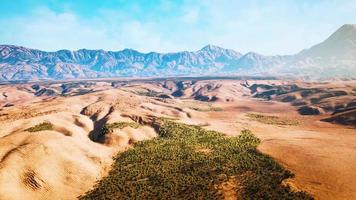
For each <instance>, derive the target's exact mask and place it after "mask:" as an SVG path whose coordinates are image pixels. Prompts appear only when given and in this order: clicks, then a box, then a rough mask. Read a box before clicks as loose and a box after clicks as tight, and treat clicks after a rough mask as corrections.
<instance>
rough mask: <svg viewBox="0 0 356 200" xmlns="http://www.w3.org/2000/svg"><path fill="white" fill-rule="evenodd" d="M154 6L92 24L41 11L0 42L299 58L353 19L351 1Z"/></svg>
mask: <svg viewBox="0 0 356 200" xmlns="http://www.w3.org/2000/svg"><path fill="white" fill-rule="evenodd" d="M157 5H158V6H160V8H158V9H157V10H155V12H157V13H149V14H153V15H154V17H153V18H145V16H138V14H137V13H140V12H143V13H145V12H146V11H145V10H144V5H139V4H134V5H133V6H131V9H132V10H122V9H119V8H106V9H102V8H100V9H101V10H100V12H99V13H98V14H96V15H95V16H91V17H90V18H83V17H82V16H80V15H78V14H76V13H75V12H73V11H71V10H70V9H66V11H64V12H59V13H57V12H54V11H53V10H50V9H48V8H46V7H42V8H38V9H36V10H34V11H33V12H32V13H31V14H30V15H28V16H21V17H16V18H10V19H2V20H0V27H2V30H3V31H1V32H0V43H2V44H15V45H23V46H27V47H32V48H38V49H43V50H58V49H64V48H65V49H73V50H74V49H80V48H89V49H105V50H120V49H123V48H133V49H137V50H140V51H145V52H148V51H159V52H172V51H178V50H197V49H199V48H201V47H203V46H204V45H206V44H216V45H220V46H222V47H226V48H231V49H235V50H237V51H241V52H243V53H246V52H248V51H256V52H259V53H263V54H267V55H268V54H269V55H272V54H286V53H296V52H298V51H300V50H302V49H303V48H307V47H310V46H311V45H313V44H316V43H318V42H321V41H322V40H324V39H326V37H327V36H329V35H330V34H331V33H332V32H333V31H335V30H336V29H337V28H338V27H339V26H341V25H342V24H343V23H355V21H352V20H354V19H356V13H355V12H354V10H356V2H347V1H345V2H341V3H340V1H333V0H330V1H322V2H319V3H313V2H309V1H308V2H304V3H298V2H296V1H293V0H287V1H282V0H277V1H274V2H265V1H257V0H253V1H248V2H247V1H228V0H210V1H206V0H197V1H194V2H192V1H190V0H185V1H184V2H183V3H182V4H181V5H176V4H173V3H171V2H170V3H167V1H163V0H162V1H161V2H160V3H158V4H157ZM160 12H162V13H163V14H162V13H160ZM166 13H168V15H167V16H166V15H165V14H166ZM4 30H5V31H4Z"/></svg>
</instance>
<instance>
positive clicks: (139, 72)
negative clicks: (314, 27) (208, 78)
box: [0, 24, 356, 81]
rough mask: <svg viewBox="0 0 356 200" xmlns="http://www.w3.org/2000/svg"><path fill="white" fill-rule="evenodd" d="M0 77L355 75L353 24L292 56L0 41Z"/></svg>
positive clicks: (208, 48) (210, 47) (355, 29)
mask: <svg viewBox="0 0 356 200" xmlns="http://www.w3.org/2000/svg"><path fill="white" fill-rule="evenodd" d="M0 72H1V76H0V80H3V81H9V80H10V81H13V80H36V79H68V78H98V77H162V76H186V75H188V76H204V75H257V76H258V75H275V76H300V77H310V78H355V77H356V25H352V24H347V25H344V26H342V27H341V28H339V29H338V30H337V31H336V32H335V33H334V34H332V35H331V36H330V37H329V38H328V39H326V40H325V41H324V42H322V43H320V44H317V45H315V46H313V47H311V48H310V49H307V50H303V51H301V52H300V53H298V54H296V55H287V56H264V55H260V54H258V53H255V52H249V53H247V54H245V55H243V54H241V53H239V52H237V51H234V50H231V49H224V48H221V47H218V46H214V45H207V46H205V47H203V48H202V49H200V50H198V51H193V52H189V51H182V52H177V53H157V52H150V53H141V52H138V51H136V50H133V49H124V50H122V51H104V50H88V49H80V50H77V51H69V50H59V51H56V52H45V51H41V50H36V49H30V48H26V47H21V46H14V45H0Z"/></svg>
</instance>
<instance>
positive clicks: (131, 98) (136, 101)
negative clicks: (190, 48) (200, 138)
mask: <svg viewBox="0 0 356 200" xmlns="http://www.w3.org/2000/svg"><path fill="white" fill-rule="evenodd" d="M0 92H1V94H2V95H1V97H0V106H1V109H0V126H1V129H0V199H9V200H11V199H48V198H51V199H75V198H77V197H78V196H80V195H83V194H84V193H85V192H87V191H88V190H90V189H91V188H92V187H93V186H94V184H95V183H96V182H97V181H98V180H100V179H101V178H102V177H104V176H105V175H106V174H107V173H108V171H109V170H110V166H111V164H112V162H113V160H112V157H113V156H114V155H116V154H118V153H120V152H123V151H125V150H127V149H128V148H132V145H133V144H134V143H135V142H137V141H141V140H149V139H152V138H154V137H156V136H157V133H156V132H155V130H154V128H153V127H152V126H150V122H151V120H152V118H154V117H165V118H172V119H175V120H177V121H179V122H182V123H186V124H192V125H198V126H202V127H204V128H205V129H209V130H217V131H220V132H223V133H225V134H226V135H228V136H234V135H237V134H239V133H240V131H241V130H243V129H249V130H251V131H252V132H253V134H255V135H256V136H257V137H258V138H260V139H261V141H262V142H261V144H260V145H259V147H258V149H259V150H260V151H261V152H263V153H265V154H268V155H270V156H271V157H272V158H274V159H275V160H276V161H277V162H278V163H280V164H281V165H282V166H284V167H285V168H286V169H288V170H290V171H291V172H293V173H294V174H295V178H292V179H288V180H287V181H286V183H285V184H288V185H289V186H290V187H291V188H293V189H295V190H298V191H299V190H303V191H306V192H308V193H309V194H311V195H312V196H313V197H314V198H315V199H333V200H334V199H356V189H355V188H356V179H355V177H356V170H355V168H356V81H332V82H323V83H318V82H301V81H282V80H248V81H246V80H231V79H209V80H204V79H192V80H189V79H184V80H179V79H172V80H141V81H140V80H134V81H130V80H123V81H120V80H90V81H89V80H87V81H84V80H83V81H72V82H46V83H24V84H13V85H1V86H0ZM115 122H128V123H130V122H135V123H139V124H141V125H142V126H140V127H139V128H132V127H125V128H123V129H118V130H114V131H113V132H112V133H111V134H110V135H106V136H105V137H103V136H102V135H100V130H102V128H103V126H104V125H105V124H109V123H115ZM41 123H47V124H50V128H47V129H43V130H40V131H32V130H33V127H36V125H37V126H38V125H39V124H41ZM31 128H32V129H31Z"/></svg>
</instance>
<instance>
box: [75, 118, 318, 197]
mask: <svg viewBox="0 0 356 200" xmlns="http://www.w3.org/2000/svg"><path fill="white" fill-rule="evenodd" d="M156 124H157V125H158V126H159V128H158V130H159V131H158V132H159V137H157V138H155V139H152V140H147V141H142V142H138V143H136V144H135V145H134V148H132V149H129V150H128V151H125V152H123V153H120V154H118V155H117V157H116V158H115V162H114V164H113V166H112V170H111V171H110V172H109V174H108V176H107V177H106V178H104V179H102V180H101V181H99V182H98V183H97V185H96V186H95V187H94V189H93V190H91V191H89V192H88V193H86V194H85V195H84V196H81V197H80V199H82V200H86V199H223V194H222V191H220V190H219V187H218V186H219V185H221V184H223V183H224V182H227V181H230V180H231V179H234V180H235V181H236V183H237V184H238V187H236V188H235V190H237V191H236V193H237V195H238V198H241V199H312V198H311V197H310V196H309V195H308V194H306V193H304V192H294V191H292V190H291V189H290V188H289V187H287V186H284V185H283V184H281V182H282V181H283V180H284V179H286V178H290V177H293V175H292V174H291V172H289V171H287V170H285V169H283V168H282V167H281V166H280V165H279V164H278V163H277V162H275V161H274V160H273V159H272V158H270V157H268V156H266V155H264V154H262V153H260V152H259V151H258V150H256V147H257V145H258V144H259V143H260V140H259V139H258V138H256V137H255V136H254V135H253V134H252V133H251V132H250V131H249V130H244V131H242V132H241V134H240V135H239V136H238V137H225V136H224V135H223V134H222V133H219V132H216V131H208V130H204V129H203V128H200V127H198V126H189V125H185V124H181V123H176V122H172V121H168V120H162V119H161V120H158V122H157V123H156Z"/></svg>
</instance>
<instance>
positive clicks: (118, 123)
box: [101, 122, 140, 135]
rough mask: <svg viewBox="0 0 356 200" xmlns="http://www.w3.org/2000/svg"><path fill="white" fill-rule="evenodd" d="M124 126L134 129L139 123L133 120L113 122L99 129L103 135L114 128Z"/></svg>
mask: <svg viewBox="0 0 356 200" xmlns="http://www.w3.org/2000/svg"><path fill="white" fill-rule="evenodd" d="M125 127H131V128H135V129H136V128H139V127H140V124H138V123H135V122H115V123H111V124H105V125H104V126H103V128H102V129H101V134H102V135H105V134H107V133H110V132H112V131H113V130H114V129H123V128H125Z"/></svg>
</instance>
